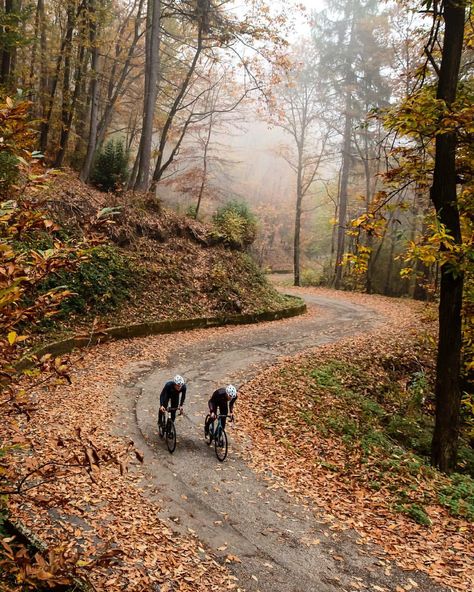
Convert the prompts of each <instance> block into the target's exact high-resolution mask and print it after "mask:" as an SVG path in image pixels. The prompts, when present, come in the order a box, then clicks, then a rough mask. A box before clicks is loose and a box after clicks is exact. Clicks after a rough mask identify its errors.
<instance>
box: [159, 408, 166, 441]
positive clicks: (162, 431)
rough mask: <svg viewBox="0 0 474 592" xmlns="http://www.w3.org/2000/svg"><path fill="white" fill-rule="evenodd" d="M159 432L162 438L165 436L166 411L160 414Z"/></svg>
mask: <svg viewBox="0 0 474 592" xmlns="http://www.w3.org/2000/svg"><path fill="white" fill-rule="evenodd" d="M158 433H159V434H160V438H163V436H164V435H165V416H164V413H160V415H158Z"/></svg>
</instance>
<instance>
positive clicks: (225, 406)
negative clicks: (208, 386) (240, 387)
mask: <svg viewBox="0 0 474 592" xmlns="http://www.w3.org/2000/svg"><path fill="white" fill-rule="evenodd" d="M229 401H230V404H229ZM236 401H237V389H236V388H235V386H233V385H232V384H229V385H227V386H226V387H222V388H219V389H217V390H215V391H214V392H213V393H212V396H211V398H210V399H209V402H208V405H209V414H210V415H209V420H208V421H207V423H206V433H207V431H208V430H209V426H210V424H211V423H212V422H213V421H214V420H215V419H216V417H217V411H219V413H220V414H221V415H223V416H224V417H223V418H222V419H221V422H222V429H225V422H226V419H227V417H225V416H227V415H229V414H230V416H231V419H234V405H235V402H236Z"/></svg>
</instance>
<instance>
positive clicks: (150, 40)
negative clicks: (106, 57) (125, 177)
mask: <svg viewBox="0 0 474 592" xmlns="http://www.w3.org/2000/svg"><path fill="white" fill-rule="evenodd" d="M160 11H161V0H148V11H147V36H146V64H145V98H144V102H143V126H142V136H141V139H140V147H139V150H138V158H139V161H138V172H137V179H136V182H135V186H134V189H136V190H138V191H148V189H149V183H150V163H151V145H152V141H153V119H154V114H155V104H156V97H157V94H158V77H159V67H160V53H159V52H160Z"/></svg>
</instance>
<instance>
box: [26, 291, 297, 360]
mask: <svg viewBox="0 0 474 592" xmlns="http://www.w3.org/2000/svg"><path fill="white" fill-rule="evenodd" d="M290 297H291V298H292V299H293V300H295V301H300V302H299V303H298V304H295V305H294V306H290V307H288V308H283V309H282V310H277V311H264V312H259V313H254V314H245V315H238V314H237V315H227V316H222V317H198V318H195V319H170V320H165V321H149V322H145V323H137V324H134V325H123V326H119V327H110V328H108V329H103V330H102V331H96V332H93V333H91V334H90V335H75V336H74V337H70V338H68V339H63V340H61V341H56V342H53V343H48V344H47V345H45V346H42V347H40V348H38V349H36V350H34V351H32V352H30V353H29V354H28V355H27V356H25V357H24V358H22V359H21V360H20V361H19V362H18V364H17V366H16V369H17V370H18V371H20V372H21V371H22V370H25V369H27V368H29V367H30V366H31V365H32V364H33V363H34V359H33V358H35V357H36V358H41V357H42V356H44V355H45V354H52V355H53V356H57V355H61V354H66V353H69V352H71V351H72V350H73V349H76V348H80V347H87V346H89V345H96V344H98V343H104V342H107V341H112V340H116V339H132V338H133V337H146V336H148V335H159V334H164V333H174V332H176V331H183V330H186V329H205V328H208V327H221V326H224V325H248V324H252V323H261V322H264V321H277V320H280V319H286V318H290V317H295V316H298V315H300V314H303V313H305V312H306V304H305V303H304V302H303V301H302V300H301V298H299V297H297V296H290Z"/></svg>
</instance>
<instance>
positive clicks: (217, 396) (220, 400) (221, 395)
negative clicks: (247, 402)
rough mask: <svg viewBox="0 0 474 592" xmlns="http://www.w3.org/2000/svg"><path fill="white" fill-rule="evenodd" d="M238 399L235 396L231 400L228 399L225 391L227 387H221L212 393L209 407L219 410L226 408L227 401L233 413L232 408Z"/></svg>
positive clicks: (215, 410)
mask: <svg viewBox="0 0 474 592" xmlns="http://www.w3.org/2000/svg"><path fill="white" fill-rule="evenodd" d="M236 401H237V397H234V398H233V399H231V400H230V401H228V400H227V394H226V392H225V388H224V387H222V388H219V389H217V390H215V391H214V392H213V393H212V396H211V398H210V399H209V408H210V409H211V410H212V411H214V413H216V412H217V408H219V409H225V408H226V406H227V403H229V412H230V413H232V409H233V408H234V405H235V402H236Z"/></svg>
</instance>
